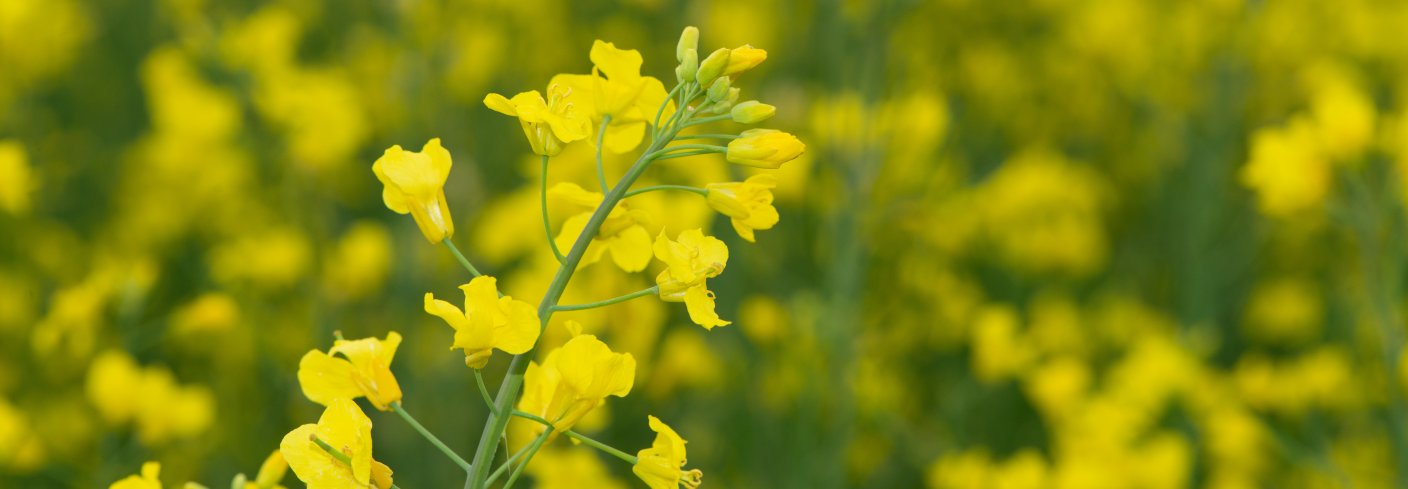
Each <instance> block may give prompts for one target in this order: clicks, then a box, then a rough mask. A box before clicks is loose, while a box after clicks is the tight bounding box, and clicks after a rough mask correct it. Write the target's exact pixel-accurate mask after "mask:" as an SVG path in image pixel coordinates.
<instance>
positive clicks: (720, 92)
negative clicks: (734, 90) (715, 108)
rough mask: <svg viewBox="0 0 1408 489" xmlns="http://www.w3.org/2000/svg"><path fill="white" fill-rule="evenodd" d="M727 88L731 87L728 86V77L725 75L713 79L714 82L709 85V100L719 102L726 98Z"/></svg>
mask: <svg viewBox="0 0 1408 489" xmlns="http://www.w3.org/2000/svg"><path fill="white" fill-rule="evenodd" d="M729 88H731V87H730V86H729V80H728V77H726V76H725V77H723V78H719V79H717V80H714V84H713V85H709V96H708V100H709V101H710V102H721V101H723V100H724V99H727V98H728V89H729Z"/></svg>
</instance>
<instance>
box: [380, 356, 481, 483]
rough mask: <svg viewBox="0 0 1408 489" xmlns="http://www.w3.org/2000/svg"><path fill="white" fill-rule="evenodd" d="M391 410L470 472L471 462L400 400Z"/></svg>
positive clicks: (476, 374)
mask: <svg viewBox="0 0 1408 489" xmlns="http://www.w3.org/2000/svg"><path fill="white" fill-rule="evenodd" d="M474 373H475V376H476V377H477V376H478V375H479V371H478V370H475V371H474ZM391 410H392V411H396V414H399V415H401V419H404V420H406V423H409V424H410V425H411V427H412V428H415V429H416V432H417V433H420V436H423V437H425V439H426V440H427V441H429V442H430V444H431V445H435V448H439V449H440V452H441V453H444V454H445V456H446V457H449V458H450V460H453V461H454V462H455V465H459V466H460V468H461V469H464V471H465V472H469V462H466V461H464V459H463V458H460V456H459V454H456V453H455V451H454V450H451V449H450V447H448V446H446V445H445V443H444V442H442V441H440V439H439V438H436V437H435V435H434V434H431V433H430V430H427V429H425V427H424V426H421V424H420V422H419V421H416V418H414V417H412V416H411V413H408V412H406V409H405V408H403V407H401V403H400V402H393V403H391Z"/></svg>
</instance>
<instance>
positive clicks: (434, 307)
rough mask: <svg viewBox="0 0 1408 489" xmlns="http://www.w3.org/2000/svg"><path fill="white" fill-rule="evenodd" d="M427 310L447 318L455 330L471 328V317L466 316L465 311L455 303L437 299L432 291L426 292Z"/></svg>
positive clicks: (433, 314) (447, 321)
mask: <svg viewBox="0 0 1408 489" xmlns="http://www.w3.org/2000/svg"><path fill="white" fill-rule="evenodd" d="M425 312H427V313H430V315H432V316H436V317H438V318H440V319H443V320H445V322H446V323H449V325H450V327H451V328H454V329H455V331H459V330H461V329H467V328H469V319H467V318H465V315H464V311H461V310H460V308H458V307H455V305H454V304H451V303H449V302H445V301H442V300H439V299H436V298H435V295H434V294H431V293H430V292H426V293H425Z"/></svg>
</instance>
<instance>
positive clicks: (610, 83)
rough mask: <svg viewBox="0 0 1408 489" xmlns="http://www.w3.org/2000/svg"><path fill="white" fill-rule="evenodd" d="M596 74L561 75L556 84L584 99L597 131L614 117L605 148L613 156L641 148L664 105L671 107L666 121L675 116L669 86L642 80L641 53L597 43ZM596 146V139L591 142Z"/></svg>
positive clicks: (593, 57) (594, 45)
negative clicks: (667, 87)
mask: <svg viewBox="0 0 1408 489" xmlns="http://www.w3.org/2000/svg"><path fill="white" fill-rule="evenodd" d="M590 56H591V60H592V65H593V66H592V74H590V75H557V76H555V77H553V79H552V84H554V85H557V84H561V85H564V86H568V87H571V88H572V91H573V93H582V94H584V96H581V97H578V98H577V99H576V100H578V101H581V102H582V105H583V109H584V110H586V112H587V113H588V114H591V115H590V117H591V119H592V121H593V123H594V124H593V128H592V130H593V131H598V130H600V127H598V126H600V124H601V121H602V120H603V119H605V118H606V117H610V118H611V121H610V123H608V124H607V126H606V135H605V141H604V144H605V146H606V149H609V150H611V151H612V152H613V153H625V152H627V151H630V150H632V149H635V148H636V146H639V145H640V142H641V139H642V138H643V137H644V135H645V127H646V124H647V123H649V122H652V121H654V119H655V114H656V111H657V109H659V108H660V104H667V107H666V109H665V113H664V115H663V116H662V117H668V116H669V115H670V114H671V113H673V112H672V111H673V107H674V104H673V102H667V101H666V100H665V99H666V93H665V84H664V83H661V82H660V80H659V79H656V78H655V77H650V76H641V74H640V66H641V63H642V59H641V56H640V51H636V50H634V49H619V48H617V47H616V45H615V44H612V43H609V42H604V41H600V40H598V41H596V42H594V43H592V50H591V54H590ZM589 141H591V142H592V143H593V144H595V139H589Z"/></svg>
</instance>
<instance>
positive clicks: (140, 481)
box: [108, 462, 161, 489]
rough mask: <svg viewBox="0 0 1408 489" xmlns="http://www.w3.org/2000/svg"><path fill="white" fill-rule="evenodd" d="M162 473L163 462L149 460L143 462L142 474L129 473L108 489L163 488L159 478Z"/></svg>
mask: <svg viewBox="0 0 1408 489" xmlns="http://www.w3.org/2000/svg"><path fill="white" fill-rule="evenodd" d="M160 475H161V464H160V463H157V462H147V463H144V464H142V473H141V475H129V476H127V477H125V478H123V479H122V480H119V481H117V482H114V483H112V485H110V486H108V489H161V480H160V479H158V478H157V477H158V476H160Z"/></svg>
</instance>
